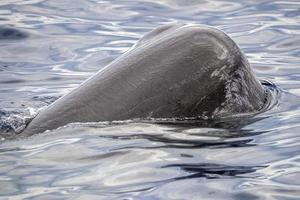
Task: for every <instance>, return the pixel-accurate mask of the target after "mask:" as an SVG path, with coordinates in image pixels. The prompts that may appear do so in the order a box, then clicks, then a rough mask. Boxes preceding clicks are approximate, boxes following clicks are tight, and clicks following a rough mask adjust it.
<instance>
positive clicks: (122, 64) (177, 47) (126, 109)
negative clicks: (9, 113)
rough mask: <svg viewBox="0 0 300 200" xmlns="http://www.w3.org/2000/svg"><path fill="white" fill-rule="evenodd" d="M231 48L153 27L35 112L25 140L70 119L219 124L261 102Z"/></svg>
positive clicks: (206, 35) (204, 36) (222, 40)
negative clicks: (204, 120)
mask: <svg viewBox="0 0 300 200" xmlns="http://www.w3.org/2000/svg"><path fill="white" fill-rule="evenodd" d="M267 97H268V95H267V92H266V89H265V88H264V87H263V86H262V84H261V83H260V81H259V80H258V79H257V78H256V76H255V74H254V72H253V70H252V69H251V67H250V64H249V62H248V60H247V58H246V56H245V54H244V53H243V52H242V50H241V49H240V48H239V46H238V45H237V44H236V43H235V42H234V41H233V40H232V39H231V38H230V37H229V36H228V35H227V34H226V33H224V32H223V31H221V30H219V29H217V28H214V27H211V26H207V25H200V24H183V23H172V24H166V25H161V26H159V27H157V28H155V29H154V30H152V31H150V32H149V33H147V34H146V35H144V36H143V37H142V38H141V39H140V40H139V41H138V42H137V43H136V44H135V45H134V46H133V47H132V48H131V49H129V50H128V51H127V52H125V53H124V54H123V55H121V56H120V57H118V58H117V59H116V60H114V61H112V62H111V63H110V64H108V65H107V66H105V67H104V68H102V69H101V70H100V71H98V72H97V73H96V74H94V75H93V76H92V77H90V78H89V79H88V80H86V81H84V82H83V83H82V84H81V85H80V86H79V87H77V88H75V89H74V90H72V91H71V92H70V93H68V94H66V95H64V96H63V97H61V98H59V99H58V100H57V101H55V102H54V103H53V104H51V105H50V106H48V107H47V108H46V109H44V110H42V111H40V112H39V113H38V114H37V115H36V116H35V118H33V120H32V121H31V122H30V123H29V124H28V125H27V127H26V128H25V130H24V131H23V132H22V134H23V135H26V136H29V135H33V134H36V133H42V132H44V131H46V130H53V129H56V128H58V127H61V126H64V125H67V124H69V123H75V122H100V121H115V120H128V119H149V118H151V119H152V118H175V119H181V118H210V119H222V118H226V117H230V116H238V115H239V114H249V113H256V112H259V111H260V110H262V109H263V108H264V106H265V104H266V101H267Z"/></svg>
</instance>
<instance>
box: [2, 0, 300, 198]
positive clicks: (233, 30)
mask: <svg viewBox="0 0 300 200" xmlns="http://www.w3.org/2000/svg"><path fill="white" fill-rule="evenodd" d="M172 22H184V23H195V24H206V25H211V26H214V27H217V28H219V29H221V30H223V31H225V32H226V33H227V34H228V35H230V36H231V37H232V38H233V39H234V41H235V42H237V43H238V45H239V46H240V47H241V49H242V50H243V51H244V52H245V53H246V55H247V57H248V59H249V61H250V63H251V66H252V68H253V70H254V71H255V73H256V75H257V77H258V78H259V79H260V80H261V81H264V82H267V83H268V84H269V86H268V87H269V88H270V89H271V90H272V95H273V97H272V102H271V106H270V107H269V109H268V111H266V112H263V113H260V114H258V115H256V116H255V117H252V118H246V119H245V118H244V119H234V120H222V121H204V122H203V121H202V122H200V121H185V120H182V121H172V120H148V121H130V120H129V121H117V122H98V123H83V124H79V123H77V124H76V123H75V124H70V125H67V126H65V127H61V128H59V129H57V130H54V131H49V132H47V133H44V134H39V135H35V136H32V137H29V138H25V139H18V132H19V131H20V130H22V129H23V128H24V126H25V124H26V123H27V122H28V121H29V120H30V119H31V118H32V117H33V116H34V115H35V114H36V113H37V112H38V111H39V110H40V109H43V108H45V107H46V106H47V105H49V104H50V103H52V102H54V101H55V100H56V99H58V98H59V97H61V96H62V95H64V94H66V93H68V92H69V91H71V90H72V89H74V88H76V87H77V86H78V85H79V84H80V83H81V82H82V81H84V80H85V79H87V78H88V77H90V76H91V75H92V74H94V73H95V72H97V71H98V70H99V69H101V68H103V67H104V66H105V65H107V64H108V63H110V62H111V61H112V60H114V59H115V58H117V57H118V56H120V55H121V54H123V53H124V52H126V51H127V50H128V49H129V48H131V47H132V46H133V45H134V44H135V43H136V42H137V41H138V40H139V38H141V37H142V36H143V35H144V34H145V33H147V32H149V31H150V30H152V29H153V28H155V27H157V26H159V25H162V24H168V23H172ZM299 57H300V2H299V1H297V0H295V1H285V0H257V1H255V0H250V1H239V0H236V1H233V0H228V1H225V0H224V1H218V0H184V1H183V0H136V1H131V0H111V1H100V0H1V1H0V136H1V137H0V139H1V142H0V199H1V200H2V199H9V200H17V199H32V200H33V199H39V200H40V199H76V200H77V199H78V200H79V199H80V200H82V199H87V200H90V199H97V200H98V199H108V200H115V199H116V200H117V199H118V200H119V199H123V200H140V199H143V200H160V199H162V200H165V199H166V200H167V199H176V200H185V199H189V200H192V199H194V200H198V199H199V200H204V199H213V200H217V199H222V200H224V199H238V200H239V199H242V200H248V199H249V200H250V199H251V200H252V199H284V200H296V199H300V59H299ZM11 138H17V139H13V140H12V139H11Z"/></svg>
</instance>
